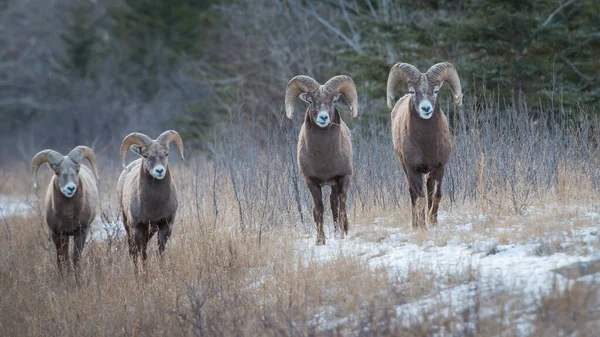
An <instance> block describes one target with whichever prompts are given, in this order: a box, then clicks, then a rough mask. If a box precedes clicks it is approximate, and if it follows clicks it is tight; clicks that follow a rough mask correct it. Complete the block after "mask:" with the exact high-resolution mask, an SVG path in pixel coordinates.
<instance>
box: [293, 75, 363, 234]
mask: <svg viewBox="0 0 600 337" xmlns="http://www.w3.org/2000/svg"><path fill="white" fill-rule="evenodd" d="M340 94H341V95H344V96H345V97H346V100H347V102H348V105H349V106H350V110H351V112H352V117H356V115H357V114H358V102H357V96H358V95H357V93H356V87H355V85H354V82H353V81H352V79H351V78H350V77H349V76H345V75H338V76H335V77H333V78H331V79H330V80H329V81H327V83H325V84H324V85H319V83H317V81H315V80H314V79H312V78H310V77H308V76H303V75H300V76H296V77H294V78H292V79H291V80H290V82H289V83H288V86H287V89H286V92H285V111H286V114H287V117H288V118H290V119H291V118H292V117H293V115H294V100H295V99H296V98H297V97H298V96H300V98H301V99H302V100H303V101H305V102H306V103H308V105H309V106H308V109H307V110H306V114H305V118H304V124H302V129H301V130H300V136H299V139H298V167H299V168H300V173H301V174H302V176H303V177H304V180H305V182H306V185H307V186H308V189H309V190H310V194H311V195H312V199H313V217H314V219H315V222H316V223H317V245H323V244H325V233H324V232H323V211H324V206H323V196H322V193H321V187H323V186H325V185H329V186H331V197H330V202H331V212H332V213H333V224H334V229H335V232H336V233H337V232H338V230H339V227H340V226H341V230H342V231H341V236H342V237H343V236H344V233H346V234H347V233H348V216H347V215H346V196H347V193H348V189H349V188H350V180H351V177H352V174H353V163H352V160H353V158H352V141H351V139H350V138H351V137H350V130H349V129H348V127H347V126H346V124H344V122H343V121H342V119H341V117H340V114H339V112H338V110H337V109H336V107H335V103H336V102H337V100H338V99H339V97H340ZM338 221H339V223H338Z"/></svg>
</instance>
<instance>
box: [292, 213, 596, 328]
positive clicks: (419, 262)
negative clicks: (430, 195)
mask: <svg viewBox="0 0 600 337" xmlns="http://www.w3.org/2000/svg"><path fill="white" fill-rule="evenodd" d="M440 215H441V216H440V220H441V221H440V222H441V225H440V226H438V227H437V228H434V229H433V230H430V231H429V233H427V234H421V235H424V237H425V239H424V241H422V242H419V240H416V239H413V236H414V235H417V234H415V233H414V232H413V231H412V229H410V228H409V227H408V226H405V227H404V228H398V227H389V226H388V227H385V226H384V225H382V224H383V223H384V222H386V223H389V220H388V221H383V219H382V218H376V219H374V220H373V224H371V225H363V226H360V225H357V226H354V228H352V229H351V231H350V235H349V236H348V237H347V238H346V239H336V238H334V237H333V235H330V236H329V238H328V240H327V244H326V245H325V246H315V237H314V234H313V235H310V236H306V237H304V238H302V239H300V240H298V241H297V243H296V247H297V249H298V251H299V252H300V253H301V254H303V255H304V258H305V260H306V261H307V262H308V261H312V262H317V263H320V262H327V261H331V260H334V259H336V258H339V257H340V256H345V257H354V258H359V259H364V261H365V262H366V263H368V264H369V265H370V266H371V267H372V268H385V270H386V271H388V272H389V273H390V275H391V276H392V277H399V278H400V279H404V280H406V277H408V273H409V271H410V270H413V271H414V270H425V271H427V273H433V274H434V275H435V279H436V282H438V284H439V287H437V289H442V291H440V292H439V293H435V294H432V295H430V297H426V298H422V299H418V300H417V301H415V302H410V303H405V304H401V305H399V306H398V307H397V308H396V313H397V315H398V317H399V318H400V319H403V323H404V324H405V325H407V326H408V325H410V323H411V322H413V323H414V322H415V317H420V316H422V315H423V314H426V313H427V312H429V311H430V310H431V311H433V308H435V307H436V306H438V307H439V304H440V303H445V304H450V307H452V311H453V312H454V314H456V313H459V312H461V311H463V310H465V309H468V308H470V307H473V306H474V299H475V298H476V297H477V296H479V297H488V298H491V297H492V296H494V294H498V293H499V292H503V293H510V294H520V295H519V296H525V297H524V298H521V299H522V300H523V304H524V305H525V306H526V308H524V310H526V311H527V307H528V308H529V309H531V307H532V306H534V305H535V303H536V301H537V300H538V299H539V298H540V297H541V296H542V295H543V294H547V293H548V292H550V291H551V290H552V287H553V285H554V286H559V287H564V286H567V285H568V284H569V283H568V279H567V278H566V277H564V276H563V275H561V274H559V273H556V272H555V270H556V269H557V268H561V267H566V266H570V265H572V264H576V263H580V262H588V261H595V260H599V259H600V251H598V250H596V249H594V247H593V246H590V245H592V244H594V243H596V242H597V240H598V225H600V217H599V216H598V214H597V213H589V212H588V213H582V214H581V215H582V216H586V217H588V218H591V219H593V221H594V224H595V227H584V228H572V229H571V230H570V231H568V230H567V228H565V233H564V234H565V235H563V236H562V240H561V241H562V243H561V247H562V248H563V249H564V248H566V247H569V246H571V245H579V246H584V247H588V249H587V250H585V251H586V252H587V254H586V255H575V254H573V253H574V252H580V250H575V251H569V252H571V254H573V255H571V254H568V253H566V252H553V251H549V252H546V251H544V249H543V246H542V245H543V242H542V243H540V241H539V240H538V241H533V242H530V243H524V244H504V245H502V244H498V242H499V240H498V239H497V238H495V237H493V234H490V235H486V236H485V237H484V236H482V235H481V233H472V231H473V226H472V225H471V224H470V223H465V224H463V225H459V226H454V225H453V226H448V225H444V222H446V220H448V219H449V218H450V216H449V215H448V214H443V215H442V214H440ZM566 227H567V226H566ZM375 230H376V231H378V232H381V233H380V235H379V236H378V237H377V238H378V240H375V241H373V240H369V239H367V240H364V239H363V237H366V238H372V236H369V235H368V234H369V232H370V231H375ZM496 230H497V231H496V233H501V232H502V228H497V229H496ZM567 232H570V234H569V235H566V234H567ZM469 234H472V235H471V236H470V237H469V238H470V240H471V241H469V239H466V240H465V235H469ZM444 235H446V236H447V239H444V240H441V242H444V243H442V244H440V243H439V242H440V240H438V241H436V240H435V239H436V237H439V236H444ZM540 239H543V238H540ZM435 242H438V244H436V243H435ZM465 273H473V274H474V275H476V277H474V278H473V280H474V281H469V282H466V283H463V284H459V285H453V286H444V284H448V282H446V281H447V278H448V277H456V276H457V275H466V274H465ZM453 275H454V276H453ZM585 280H586V281H588V282H591V281H596V282H597V281H600V274H593V275H588V276H586V277H585ZM491 309H493V308H491ZM450 314H451V313H450V312H448V313H446V315H450ZM524 317H525V316H524ZM339 323H341V322H339ZM330 324H335V323H334V322H330ZM530 328H531V327H530V326H529V325H528V324H527V323H526V322H525V321H524V323H523V324H522V326H519V330H520V331H521V333H522V334H523V335H527V334H528V333H529V332H530Z"/></svg>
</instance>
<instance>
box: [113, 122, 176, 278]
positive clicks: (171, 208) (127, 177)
mask: <svg viewBox="0 0 600 337" xmlns="http://www.w3.org/2000/svg"><path fill="white" fill-rule="evenodd" d="M171 142H175V145H177V149H178V150H179V154H180V155H181V159H183V142H182V140H181V137H180V136H179V134H178V133H177V132H176V131H173V130H169V131H165V132H163V133H162V134H161V135H160V136H158V138H157V139H156V140H152V139H150V137H148V136H146V135H145V134H143V133H137V132H134V133H130V134H129V135H127V137H125V139H123V143H122V144H121V160H122V161H123V167H124V170H123V172H122V173H121V176H119V180H118V182H117V194H118V197H119V202H120V204H121V205H120V206H121V211H122V214H123V224H124V225H125V230H126V232H127V243H128V245H129V253H130V255H131V256H132V258H133V260H134V263H135V265H136V271H137V257H138V253H139V252H140V251H141V252H142V261H143V262H144V263H145V262H146V258H147V254H146V246H147V244H148V241H150V239H151V238H152V236H153V235H154V233H156V232H157V231H158V251H159V253H160V254H161V256H162V253H163V252H164V250H165V245H166V243H167V240H168V239H169V236H170V235H171V225H172V224H173V220H174V219H175V215H176V214H177V207H178V202H177V188H176V186H175V183H174V181H173V180H172V179H171V170H170V169H169V160H168V158H167V156H168V155H169V144H170V143H171ZM129 149H131V151H132V152H134V153H136V154H138V155H140V156H141V157H142V158H138V159H137V160H135V161H133V162H132V163H130V164H129V165H128V166H127V167H125V156H126V155H127V150H129Z"/></svg>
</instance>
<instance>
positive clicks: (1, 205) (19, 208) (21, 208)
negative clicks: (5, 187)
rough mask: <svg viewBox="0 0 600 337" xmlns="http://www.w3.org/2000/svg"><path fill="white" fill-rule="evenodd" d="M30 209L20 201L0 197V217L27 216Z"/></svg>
mask: <svg viewBox="0 0 600 337" xmlns="http://www.w3.org/2000/svg"><path fill="white" fill-rule="evenodd" d="M31 209H32V207H31V205H29V204H28V203H25V202H23V201H22V200H21V199H18V198H15V197H10V196H6V195H0V215H3V216H5V217H9V216H15V215H27V213H29V211H30V210H31Z"/></svg>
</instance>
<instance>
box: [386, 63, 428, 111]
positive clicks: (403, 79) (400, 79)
mask: <svg viewBox="0 0 600 337" xmlns="http://www.w3.org/2000/svg"><path fill="white" fill-rule="evenodd" d="M420 77H421V72H420V71H419V69H417V68H416V67H415V66H413V65H412V64H408V63H396V64H395V65H394V66H393V67H392V69H390V74H389V75H388V81H387V105H388V107H389V108H393V107H394V97H395V96H396V92H397V91H398V86H400V84H402V83H417V82H419V79H420Z"/></svg>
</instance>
